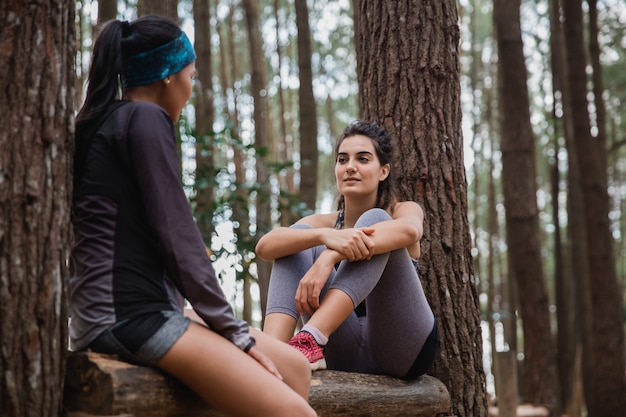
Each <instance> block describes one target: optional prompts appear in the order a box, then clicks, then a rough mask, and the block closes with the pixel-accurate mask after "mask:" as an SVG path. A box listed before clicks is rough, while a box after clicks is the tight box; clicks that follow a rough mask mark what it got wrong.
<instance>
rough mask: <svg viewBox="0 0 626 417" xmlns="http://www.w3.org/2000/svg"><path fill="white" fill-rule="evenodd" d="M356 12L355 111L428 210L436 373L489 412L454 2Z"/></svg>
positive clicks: (402, 184)
mask: <svg viewBox="0 0 626 417" xmlns="http://www.w3.org/2000/svg"><path fill="white" fill-rule="evenodd" d="M355 14H356V20H357V21H358V32H357V36H356V37H357V39H356V45H357V48H358V52H357V57H358V61H357V74H358V81H359V92H360V96H359V104H360V109H361V112H362V115H361V117H362V118H364V119H366V120H370V121H376V122H378V123H380V124H381V125H382V126H384V127H385V128H386V129H387V130H388V131H389V133H390V134H391V135H392V136H393V137H394V138H395V140H396V143H397V144H398V147H397V148H396V151H397V153H396V155H395V160H394V164H395V165H394V166H395V167H396V174H397V175H396V184H397V185H398V188H399V190H400V196H401V197H402V198H403V199H409V200H416V201H420V202H421V204H422V205H423V207H424V210H425V217H426V222H425V224H424V237H423V239H422V254H423V255H422V259H421V267H420V272H421V276H422V282H423V284H424V290H425V292H426V294H427V296H428V299H429V301H430V303H431V306H432V307H433V309H434V312H435V316H436V317H437V320H438V322H439V329H440V332H441V338H442V343H441V352H440V354H439V357H438V359H437V361H436V363H435V367H434V369H433V373H434V375H436V376H438V377H439V378H440V379H441V380H442V381H443V382H444V383H445V385H446V386H447V387H448V390H449V391H450V395H451V400H452V410H451V411H452V414H454V415H456V416H459V417H466V416H467V417H469V416H486V415H487V396H486V392H485V374H484V371H483V363H482V354H483V352H482V337H481V328H480V315H479V304H478V294H477V289H476V280H475V276H474V270H473V264H472V257H471V254H470V247H471V237H470V231H469V222H468V218H467V183H466V179H465V168H464V164H463V141H462V133H461V106H460V80H459V79H460V69H459V56H458V52H459V27H458V12H457V6H456V2H455V1H452V0H442V1H438V2H431V1H424V0H422V1H406V0H403V1H397V2H388V1H380V0H379V1H360V2H358V9H356V10H355Z"/></svg>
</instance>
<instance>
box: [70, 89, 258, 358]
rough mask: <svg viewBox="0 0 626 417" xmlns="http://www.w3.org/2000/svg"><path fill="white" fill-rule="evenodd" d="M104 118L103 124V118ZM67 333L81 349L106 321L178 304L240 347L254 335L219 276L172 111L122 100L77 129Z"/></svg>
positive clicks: (248, 342) (106, 324)
mask: <svg viewBox="0 0 626 417" xmlns="http://www.w3.org/2000/svg"><path fill="white" fill-rule="evenodd" d="M103 120H104V122H103ZM75 155H76V158H75V170H74V197H73V207H72V224H73V227H74V244H73V247H72V253H71V259H70V271H71V274H70V291H71V292H70V317H71V321H70V338H71V344H72V348H73V349H75V350H80V349H84V348H85V347H87V346H88V344H89V343H90V342H91V341H93V339H95V338H96V337H97V336H98V335H99V334H100V333H101V332H102V331H103V330H105V329H106V328H107V327H109V326H111V325H112V324H114V323H116V322H118V321H120V320H123V319H125V318H130V317H133V316H135V315H139V314H143V313H147V312H154V311H160V310H181V309H182V308H183V303H184V299H187V300H189V302H190V303H191V305H192V307H193V308H194V310H195V311H196V313H198V315H199V316H200V317H201V318H202V319H203V320H204V321H205V322H206V324H207V325H208V326H209V327H210V328H211V329H213V330H214V331H216V332H217V333H219V334H221V335H222V336H224V337H226V338H228V339H229V340H231V341H232V342H233V343H234V344H236V345H237V346H239V347H240V348H241V349H243V348H245V347H246V346H248V345H249V344H250V343H252V342H253V340H254V339H253V338H252V337H251V336H250V335H249V333H248V324H247V323H246V322H245V321H243V320H240V319H237V318H236V317H235V315H234V313H233V310H232V307H231V305H230V304H229V303H228V301H227V300H226V298H225V296H224V293H223V292H222V289H221V287H220V285H219V282H218V280H217V278H216V275H215V271H214V269H213V267H212V265H211V262H210V260H209V257H208V255H207V252H206V249H205V246H204V242H203V240H202V237H201V234H200V232H199V230H198V227H197V225H196V223H195V221H194V218H193V216H192V212H191V208H190V206H189V202H188V201H187V198H186V196H185V194H184V191H183V188H182V184H181V180H180V169H179V164H178V157H177V153H176V140H175V134H174V126H173V124H172V120H171V118H170V116H169V115H168V114H167V113H166V112H165V111H164V110H163V109H162V108H161V107H159V106H157V105H155V104H152V103H149V102H129V101H126V102H119V103H116V106H115V110H113V111H112V112H111V111H109V112H107V114H106V115H105V116H103V117H102V118H101V119H100V120H99V121H97V122H94V123H92V124H91V126H87V127H86V128H82V129H79V130H78V131H77V134H76V154H75Z"/></svg>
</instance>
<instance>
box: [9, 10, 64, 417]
mask: <svg viewBox="0 0 626 417" xmlns="http://www.w3.org/2000/svg"><path fill="white" fill-rule="evenodd" d="M75 8H76V5H75V3H74V2H72V1H69V0H50V1H46V2H35V3H30V2H23V1H20V0H7V1H3V2H2V3H0V39H2V48H1V52H0V74H2V75H0V91H1V93H0V94H1V98H0V114H1V115H2V116H1V117H2V122H3V123H2V124H3V125H4V126H5V127H6V128H5V129H2V130H1V131H0V149H1V151H0V317H1V319H0V398H1V400H0V415H2V416H20V417H29V416H33V417H47V416H54V417H56V416H59V415H61V411H62V404H61V403H62V394H61V393H62V386H63V378H64V375H65V357H66V353H67V337H68V331H67V314H68V313H67V307H66V302H67V297H66V283H67V278H68V272H67V267H66V260H67V255H68V249H69V241H70V233H69V227H68V224H69V213H70V196H71V190H72V184H71V177H70V172H71V162H72V151H73V135H74V128H73V115H74V82H75V71H74V62H75V58H76V45H75V20H74V11H75ZM9 126H10V128H9Z"/></svg>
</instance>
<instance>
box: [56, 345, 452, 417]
mask: <svg viewBox="0 0 626 417" xmlns="http://www.w3.org/2000/svg"><path fill="white" fill-rule="evenodd" d="M309 403H310V404H311V406H312V407H313V408H314V409H315V410H316V411H317V412H318V414H319V415H320V416H341V417H358V416H360V417H363V416H385V417H393V416H412V417H435V416H437V415H440V413H444V412H446V411H447V410H448V409H449V407H450V397H449V396H448V392H447V390H446V388H445V386H444V385H443V384H442V383H441V381H439V380H437V379H436V378H433V377H429V376H422V377H420V378H418V379H417V380H415V381H403V380H400V379H396V378H390V377H387V376H381V375H368V374H358V373H350V372H340V371H326V370H325V371H316V372H314V373H313V376H312V380H311V392H310V395H309ZM65 406H66V407H67V409H68V410H70V411H72V412H73V413H78V412H83V413H90V414H96V415H99V414H109V415H110V414H116V415H119V414H122V413H132V414H133V415H134V416H135V417H166V416H185V417H218V416H219V417H222V416H224V414H223V413H221V412H218V411H217V410H215V409H214V408H213V407H211V406H210V405H208V404H207V403H206V402H204V401H203V400H202V399H201V398H200V397H199V396H197V395H196V394H195V393H193V392H192V391H191V390H189V389H188V388H187V387H186V386H185V385H183V384H182V383H180V382H179V381H177V380H175V379H173V378H171V377H169V376H167V375H165V374H164V373H162V372H160V371H158V370H156V369H153V368H148V367H142V366H136V365H131V364H128V363H125V362H121V361H118V360H116V358H115V357H114V356H110V355H99V354H94V353H90V354H86V353H78V354H72V355H71V356H70V358H69V360H68V371H67V379H66V384H65Z"/></svg>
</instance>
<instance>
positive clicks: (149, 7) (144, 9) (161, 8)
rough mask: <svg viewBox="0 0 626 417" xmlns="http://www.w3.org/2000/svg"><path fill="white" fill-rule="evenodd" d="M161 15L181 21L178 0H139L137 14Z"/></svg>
mask: <svg viewBox="0 0 626 417" xmlns="http://www.w3.org/2000/svg"><path fill="white" fill-rule="evenodd" d="M150 14H153V15H159V16H165V17H169V18H170V19H172V20H173V21H174V22H180V19H179V18H178V0H137V16H146V15H150Z"/></svg>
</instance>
